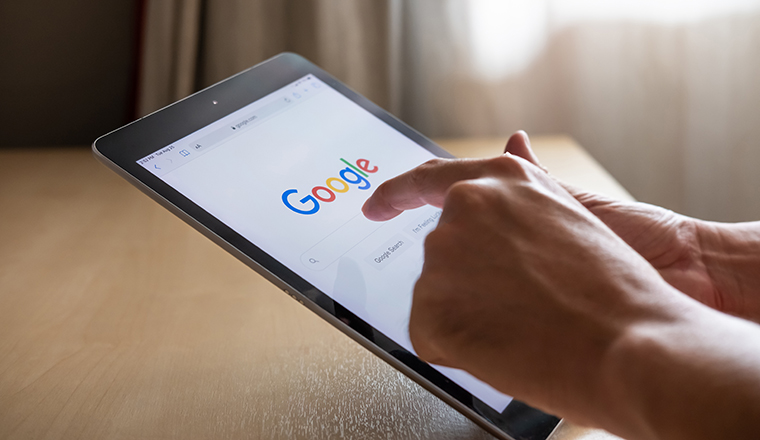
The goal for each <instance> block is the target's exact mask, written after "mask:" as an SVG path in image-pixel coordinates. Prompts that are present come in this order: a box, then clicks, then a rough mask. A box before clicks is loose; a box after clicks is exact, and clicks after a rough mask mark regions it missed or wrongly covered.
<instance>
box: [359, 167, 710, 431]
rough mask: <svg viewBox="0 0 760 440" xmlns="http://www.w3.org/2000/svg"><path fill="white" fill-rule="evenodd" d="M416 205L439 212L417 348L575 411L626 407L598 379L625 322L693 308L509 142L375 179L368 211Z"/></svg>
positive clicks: (412, 328) (420, 294)
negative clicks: (496, 151) (488, 154)
mask: <svg viewBox="0 0 760 440" xmlns="http://www.w3.org/2000/svg"><path fill="white" fill-rule="evenodd" d="M424 204H431V205H435V206H438V207H442V208H443V214H442V216H441V220H440V223H439V225H438V227H437V228H436V229H435V230H434V231H433V232H431V233H430V235H428V238H427V240H426V242H425V263H424V266H423V270H422V274H421V276H420V278H419V280H418V282H417V284H416V286H415V289H414V299H413V303H412V312H411V320H410V324H409V332H410V337H411V340H412V343H413V345H414V347H415V350H416V351H417V354H418V355H419V356H420V357H421V358H423V359H425V360H427V361H429V362H432V363H436V364H442V365H448V366H452V367H457V368H462V369H465V370H467V371H469V372H471V373H472V374H474V375H475V376H477V377H479V378H480V379H482V380H484V381H486V382H487V383H490V384H491V385H493V386H494V387H496V388H497V389H499V390H501V391H503V392H506V393H508V394H511V395H514V396H515V397H517V398H519V399H521V400H525V401H527V402H528V403H531V404H533V405H536V406H539V407H540V408H543V409H545V410H548V411H551V412H554V413H557V414H560V415H563V416H567V417H571V418H572V419H574V420H575V421H579V422H585V423H589V424H595V425H598V424H599V423H600V420H601V419H602V418H604V417H606V416H603V415H600V414H602V413H603V412H606V414H607V415H608V416H609V417H612V418H617V419H625V418H626V417H627V416H626V415H623V414H622V412H624V410H622V409H621V410H620V412H618V410H615V409H614V408H620V406H619V405H620V402H616V401H615V399H612V398H611V397H610V395H609V394H608V392H607V391H608V388H607V387H606V384H605V383H604V381H603V380H600V378H602V377H605V373H604V371H605V367H604V365H605V362H606V359H607V357H608V354H609V353H610V351H611V350H612V349H613V347H614V346H615V345H616V343H617V341H619V340H620V338H621V337H623V335H625V334H626V333H627V332H628V331H629V330H631V328H633V327H635V326H640V325H645V324H647V325H649V324H653V323H661V322H671V321H674V320H677V319H678V316H679V314H680V311H682V310H683V309H687V308H689V307H693V306H697V307H699V306H698V305H697V304H696V303H695V302H692V301H690V300H689V299H688V298H687V297H685V296H684V295H681V294H680V293H678V292H677V291H676V290H674V289H673V288H672V287H670V286H669V285H668V284H667V283H666V282H665V281H664V280H663V279H662V278H661V277H660V275H659V274H658V273H657V271H656V270H654V269H653V268H652V266H651V265H649V264H648V263H647V262H646V261H645V260H644V259H643V258H642V257H641V256H640V255H639V254H638V253H636V252H635V251H634V250H633V249H631V248H630V247H629V246H628V245H627V244H626V243H625V242H624V241H623V240H621V239H620V238H619V237H618V236H617V235H616V234H615V233H614V232H613V231H611V230H610V229H609V228H608V227H607V226H605V225H604V224H603V223H602V222H601V221H600V220H599V219H598V218H597V217H595V216H594V215H593V214H591V212H589V211H588V210H587V209H586V208H584V207H583V205H581V204H580V203H579V202H578V201H577V200H575V198H573V197H572V195H570V194H569V193H568V192H567V191H566V190H564V189H563V188H562V187H561V186H560V185H559V184H558V183H557V182H556V181H554V180H553V179H552V178H550V177H549V175H548V174H546V173H545V172H543V171H542V170H540V169H539V168H537V167H536V166H534V165H533V164H531V163H529V162H528V161H526V160H524V159H522V158H519V157H517V156H514V155H512V154H506V155H504V156H500V157H496V158H493V159H484V160H443V159H437V160H432V161H430V162H427V163H426V164H423V165H422V166H420V167H418V168H416V169H414V170H412V171H410V172H407V173H405V174H402V175H401V176H398V177H396V178H394V179H392V180H389V181H387V182H385V183H383V184H382V185H381V186H379V187H378V189H377V190H376V192H375V193H374V194H373V195H372V197H371V198H370V199H369V200H368V201H367V203H366V204H365V205H364V208H363V210H364V213H365V215H366V216H367V217H368V218H370V219H373V220H387V219H390V218H392V217H394V216H396V215H398V214H399V213H400V212H401V211H403V210H406V209H413V208H416V207H419V206H422V205H424ZM600 408H603V410H602V411H601V412H600ZM632 423H634V422H632ZM605 426H608V425H605Z"/></svg>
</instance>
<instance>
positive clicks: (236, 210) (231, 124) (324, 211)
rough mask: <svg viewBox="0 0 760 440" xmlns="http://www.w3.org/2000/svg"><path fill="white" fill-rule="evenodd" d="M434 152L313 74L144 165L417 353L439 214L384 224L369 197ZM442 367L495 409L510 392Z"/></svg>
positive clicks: (422, 211)
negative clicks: (417, 322)
mask: <svg viewBox="0 0 760 440" xmlns="http://www.w3.org/2000/svg"><path fill="white" fill-rule="evenodd" d="M433 157H434V156H433V154H431V153H430V152H428V151H427V150H426V149H424V148H423V147H421V146H419V145H418V144H416V143H415V142H413V141H411V140H410V139H409V138H407V137H406V136H404V135H403V134H401V133H400V132H398V131H397V130H395V129H394V128H392V127H391V126H389V125H387V124H386V123H385V122H383V121H381V120H380V119H378V118H376V117H375V116H373V115H372V114H371V113H369V112H367V111H366V110H364V109H363V108H361V107H360V106H358V105H357V104H355V103H354V102H353V101H351V100H349V99H348V98H346V97H344V96H343V95H342V94H340V93H339V92H337V91H336V90H334V89H332V88H331V87H329V86H328V85H327V84H325V83H323V82H321V81H320V80H318V79H317V78H315V77H313V76H310V75H309V76H306V77H304V78H302V79H300V80H298V81H296V82H294V83H292V84H290V85H288V86H286V87H284V88H283V89H280V90H278V91H276V92H274V93H272V94H270V95H268V96H266V97H265V98H262V99H261V100H258V101H256V102H254V103H252V104H251V105H249V106H247V107H245V108H243V109H240V110H238V111H236V112H235V113H233V114H230V115H228V116H226V117H225V118H223V119H220V120H219V121H216V122H215V123H213V124H211V125H209V126H207V127H205V128H204V129H202V130H199V131H198V132H195V133H193V134H191V135H189V136H187V137H186V138H183V139H180V140H179V141H177V142H175V143H173V144H172V145H169V146H167V147H165V148H162V149H160V150H158V151H156V152H154V153H152V154H150V155H148V156H146V157H144V158H142V159H140V160H138V163H139V164H140V165H142V166H143V167H145V168H146V169H147V170H149V171H151V172H152V173H154V174H155V175H157V176H158V177H160V178H161V179H162V180H163V181H165V182H166V183H168V184H169V185H171V186H172V187H174V188H175V189H177V190H178V191H179V192H181V193H182V194H183V195H185V196H186V197H188V198H189V199H190V200H192V201H193V202H195V203H196V204H198V205H199V206H201V207H202V208H203V209H205V210H206V211H208V212H209V213H211V214H212V215H214V216H215V217H217V218H218V219H219V220H221V221H222V222H224V223H225V224H227V225H228V226H229V227H231V228H232V229H234V230H235V231H236V232H238V233H239V234H240V235H242V236H243V237H245V238H246V239H248V240H250V241H251V242H252V243H254V244H255V245H257V246H258V247H260V248H261V249H262V250H264V251H265V252H267V253H268V254H270V255H271V256H273V257H274V258H276V259H277V260H279V261H280V262H281V263H283V264H284V265H286V266H287V267H288V268H290V269H291V270H292V271H294V272H295V273H297V274H298V275H299V276H301V277H303V278H304V279H305V280H307V281H308V282H310V283H311V284H313V285H314V286H316V287H317V288H318V289H320V290H321V291H322V292H324V293H325V294H326V295H328V296H330V297H331V298H332V299H333V300H335V301H337V302H338V303H339V304H341V305H342V306H343V307H345V308H346V309H348V310H350V311H351V312H352V313H354V314H355V315H357V316H359V317H360V318H361V319H363V320H365V321H366V322H368V323H369V324H370V325H372V326H373V327H375V328H376V329H377V330H379V331H380V332H382V333H383V334H385V335H386V336H387V337H389V338H390V339H392V340H393V341H394V342H396V343H397V344H399V345H400V346H402V347H404V348H405V349H407V350H409V351H410V352H412V353H414V349H413V347H412V344H411V342H410V340H409V331H408V322H409V314H410V310H411V302H412V290H413V288H414V284H415V282H416V280H417V278H418V277H419V274H420V272H421V270H422V262H423V242H424V239H425V236H426V235H427V234H428V233H429V232H430V231H432V230H433V229H434V228H435V227H436V225H437V223H438V218H439V216H440V214H441V212H440V210H439V209H437V208H434V207H430V206H426V207H422V208H418V209H415V210H411V211H406V212H404V213H403V214H401V215H399V216H398V217H396V218H394V219H392V220H390V221H388V222H382V223H378V222H372V221H369V220H367V219H366V218H365V217H364V216H363V215H362V213H361V206H362V204H363V203H364V201H365V200H366V199H367V198H368V197H369V196H370V195H371V194H372V192H373V191H374V189H375V188H377V186H378V185H379V184H380V183H382V182H383V181H385V180H387V179H390V178H392V177H394V176H396V175H398V174H400V173H402V172H404V171H407V170H409V169H411V168H413V167H415V166H417V165H419V164H421V163H423V162H425V161H427V160H429V159H431V158H433ZM433 367H434V368H436V369H438V370H439V371H440V372H442V373H443V374H444V375H446V376H447V377H448V378H449V379H451V380H452V381H453V382H455V383H457V384H459V385H460V386H461V387H463V388H464V389H466V390H467V391H469V392H470V393H472V394H473V395H474V396H476V397H478V398H479V399H480V400H482V401H483V402H485V403H486V404H488V405H489V406H491V407H492V408H494V409H495V410H496V411H498V412H501V411H503V410H504V408H506V406H507V405H508V404H509V402H510V401H511V398H510V397H509V396H506V395H504V394H502V393H500V392H499V391H497V390H495V389H494V388H492V387H490V386H489V385H487V384H485V383H484V382H481V381H480V380H478V379H476V378H475V377H473V376H471V375H470V374H468V373H466V372H464V371H461V370H456V369H452V368H446V367H441V366H435V365H433Z"/></svg>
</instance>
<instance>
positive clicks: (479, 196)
mask: <svg viewBox="0 0 760 440" xmlns="http://www.w3.org/2000/svg"><path fill="white" fill-rule="evenodd" d="M497 196H498V194H497V193H496V191H495V190H494V188H492V187H491V186H490V185H488V184H487V182H486V181H485V179H477V180H464V181H461V182H457V183H455V184H454V185H452V186H451V187H450V188H449V191H448V193H447V194H446V199H445V203H444V204H445V206H446V207H449V208H453V209H454V210H457V211H458V210H464V212H473V211H474V212H478V211H480V210H482V209H485V208H486V207H487V206H489V205H491V204H492V203H493V202H494V198H496V197H497Z"/></svg>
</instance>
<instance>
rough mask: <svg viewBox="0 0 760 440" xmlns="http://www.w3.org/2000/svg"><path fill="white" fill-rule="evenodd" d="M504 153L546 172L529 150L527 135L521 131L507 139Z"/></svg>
mask: <svg viewBox="0 0 760 440" xmlns="http://www.w3.org/2000/svg"><path fill="white" fill-rule="evenodd" d="M504 153H505V154H506V153H510V154H514V155H515V156H518V157H521V158H523V159H525V160H527V161H528V162H530V163H532V164H533V165H535V166H537V167H539V168H541V169H542V170H544V171H546V172H548V170H547V169H546V167H544V166H543V165H541V162H539V161H538V157H537V156H536V154H535V153H534V152H533V149H532V148H530V138H528V134H527V133H525V132H524V131H522V130H520V131H517V132H516V133H515V134H513V135H512V136H510V137H509V140H508V141H507V146H506V147H504Z"/></svg>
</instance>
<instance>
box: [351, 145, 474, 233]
mask: <svg viewBox="0 0 760 440" xmlns="http://www.w3.org/2000/svg"><path fill="white" fill-rule="evenodd" d="M487 160H488V159H432V160H429V161H427V162H425V163H423V164H422V165H420V166H418V167H417V168H414V169H413V170H410V171H407V172H405V173H403V174H400V175H399V176H397V177H394V178H393V179H390V180H387V181H386V182H384V183H383V184H381V185H380V186H378V187H377V189H376V190H375V192H374V194H372V195H371V196H370V198H369V199H367V201H366V202H364V206H363V207H362V212H364V216H365V217H367V218H368V219H370V220H374V221H385V220H390V219H392V218H393V217H396V216H397V215H399V214H401V213H402V212H403V211H405V210H407V209H414V208H419V207H420V206H424V205H433V206H436V207H438V208H440V207H442V206H443V200H444V197H445V196H446V192H447V191H448V189H449V187H450V186H451V185H453V184H454V183H456V182H458V181H460V180H470V179H476V178H478V177H482V176H483V175H484V174H485V173H486V172H485V166H486V161H487Z"/></svg>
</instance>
